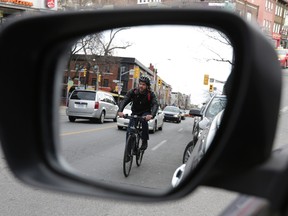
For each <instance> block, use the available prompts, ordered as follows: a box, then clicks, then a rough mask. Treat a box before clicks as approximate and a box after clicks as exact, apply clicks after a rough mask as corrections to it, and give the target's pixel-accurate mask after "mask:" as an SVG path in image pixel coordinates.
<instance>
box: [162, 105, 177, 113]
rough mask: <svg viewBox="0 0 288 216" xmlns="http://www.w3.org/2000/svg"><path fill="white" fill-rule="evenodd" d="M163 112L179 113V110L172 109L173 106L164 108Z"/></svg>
mask: <svg viewBox="0 0 288 216" xmlns="http://www.w3.org/2000/svg"><path fill="white" fill-rule="evenodd" d="M164 111H169V112H180V110H179V108H177V107H173V106H171V107H170V106H169V107H165V109H164Z"/></svg>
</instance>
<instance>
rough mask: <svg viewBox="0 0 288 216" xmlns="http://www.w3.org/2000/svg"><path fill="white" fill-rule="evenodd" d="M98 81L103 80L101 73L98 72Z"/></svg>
mask: <svg viewBox="0 0 288 216" xmlns="http://www.w3.org/2000/svg"><path fill="white" fill-rule="evenodd" d="M98 82H101V74H98Z"/></svg>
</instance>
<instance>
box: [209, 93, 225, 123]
mask: <svg viewBox="0 0 288 216" xmlns="http://www.w3.org/2000/svg"><path fill="white" fill-rule="evenodd" d="M226 103H227V99H226V98H224V97H223V98H217V97H215V98H214V99H213V100H212V101H211V104H210V105H209V107H208V108H207V111H206V117H207V118H214V117H215V116H216V115H217V114H218V113H219V112H220V111H221V110H223V109H224V108H225V106H226Z"/></svg>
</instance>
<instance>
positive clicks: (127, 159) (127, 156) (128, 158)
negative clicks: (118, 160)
mask: <svg viewBox="0 0 288 216" xmlns="http://www.w3.org/2000/svg"><path fill="white" fill-rule="evenodd" d="M129 161H130V156H129V155H126V157H125V163H128V162H129Z"/></svg>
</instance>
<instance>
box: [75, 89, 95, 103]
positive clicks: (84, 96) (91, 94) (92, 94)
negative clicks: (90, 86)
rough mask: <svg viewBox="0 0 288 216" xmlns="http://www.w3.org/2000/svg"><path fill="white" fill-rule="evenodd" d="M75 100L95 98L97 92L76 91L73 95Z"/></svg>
mask: <svg viewBox="0 0 288 216" xmlns="http://www.w3.org/2000/svg"><path fill="white" fill-rule="evenodd" d="M70 99H73V100H91V101H93V100H95V92H87V91H74V92H73V93H72V95H71V98H70Z"/></svg>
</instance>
